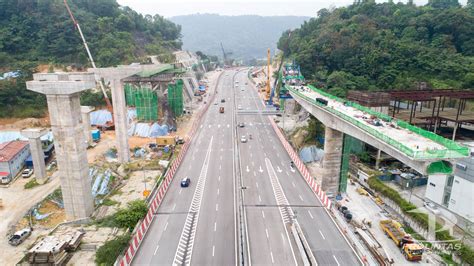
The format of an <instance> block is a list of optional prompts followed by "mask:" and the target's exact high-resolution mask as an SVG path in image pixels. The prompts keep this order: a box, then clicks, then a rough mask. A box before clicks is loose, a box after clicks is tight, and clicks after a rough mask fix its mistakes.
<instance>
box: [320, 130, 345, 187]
mask: <svg viewBox="0 0 474 266" xmlns="http://www.w3.org/2000/svg"><path fill="white" fill-rule="evenodd" d="M324 135H325V137H324V157H323V176H322V178H321V186H322V189H323V190H324V191H326V192H329V193H334V194H336V193H337V192H338V190H339V180H340V176H341V162H342V146H343V144H344V134H343V133H342V132H341V131H338V130H335V129H333V128H330V127H328V126H326V127H325V132H324Z"/></svg>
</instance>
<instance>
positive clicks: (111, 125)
mask: <svg viewBox="0 0 474 266" xmlns="http://www.w3.org/2000/svg"><path fill="white" fill-rule="evenodd" d="M64 5H65V6H66V9H67V12H68V13H69V16H70V17H71V20H72V22H73V23H74V27H75V28H76V29H77V31H79V35H81V39H82V43H83V44H84V48H85V49H86V52H87V56H88V57H89V61H90V62H91V65H92V68H94V69H96V68H97V67H96V66H95V62H94V58H93V57H92V54H91V52H90V50H89V45H88V44H87V42H86V39H85V38H84V34H82V30H81V25H79V23H78V22H77V20H76V18H75V17H74V15H73V14H72V11H71V9H70V8H69V5H68V3H67V0H64ZM96 82H97V83H99V85H100V89H101V91H102V94H103V95H104V99H105V104H106V105H107V110H108V111H109V112H110V114H111V115H112V121H107V123H106V124H105V125H104V126H102V127H103V129H113V128H114V116H113V114H114V110H113V107H112V103H111V102H110V99H109V96H108V95H107V92H106V91H105V87H104V84H103V83H102V80H101V79H98V78H97V76H96Z"/></svg>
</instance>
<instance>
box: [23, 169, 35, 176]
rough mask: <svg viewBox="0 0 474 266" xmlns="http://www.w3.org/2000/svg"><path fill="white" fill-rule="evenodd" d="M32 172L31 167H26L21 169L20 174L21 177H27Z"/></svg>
mask: <svg viewBox="0 0 474 266" xmlns="http://www.w3.org/2000/svg"><path fill="white" fill-rule="evenodd" d="M32 174H33V169H29V168H27V169H25V170H23V172H21V176H22V177H23V178H28V177H30V176H31V175H32Z"/></svg>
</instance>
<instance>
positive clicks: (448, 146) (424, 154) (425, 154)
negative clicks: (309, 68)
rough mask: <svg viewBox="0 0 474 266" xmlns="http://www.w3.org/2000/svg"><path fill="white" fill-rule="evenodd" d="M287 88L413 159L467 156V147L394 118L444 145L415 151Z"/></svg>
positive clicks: (407, 127) (376, 113)
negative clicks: (433, 148)
mask: <svg viewBox="0 0 474 266" xmlns="http://www.w3.org/2000/svg"><path fill="white" fill-rule="evenodd" d="M308 87H309V88H310V89H312V90H313V91H315V92H317V93H319V94H321V95H323V96H324V97H327V98H329V99H332V100H335V101H338V102H341V103H344V104H346V105H349V106H352V107H354V108H357V109H359V110H361V111H364V112H367V113H369V114H371V115H374V116H376V117H378V118H380V119H382V120H385V121H392V118H391V117H389V116H387V115H385V114H382V113H379V112H376V111H374V110H371V109H369V108H366V107H363V106H361V105H359V104H356V103H352V102H349V101H346V100H344V99H342V98H339V97H336V96H334V95H332V94H329V93H327V92H325V91H322V90H319V89H316V88H315V87H313V86H311V85H310V86H308ZM287 89H289V90H290V91H291V92H292V93H293V94H296V95H298V96H299V97H301V98H303V99H305V100H306V101H308V102H310V103H312V104H314V105H318V106H319V107H321V108H324V109H325V110H326V111H328V112H330V113H333V114H334V115H336V116H338V117H340V118H342V119H344V120H346V121H348V122H350V123H351V124H353V125H355V126H357V127H359V128H361V129H363V130H364V131H366V132H368V133H369V134H371V135H372V136H374V137H376V138H378V139H380V140H382V141H384V142H385V143H387V144H389V145H391V146H393V147H395V148H396V149H398V150H399V151H401V152H402V153H404V154H405V155H407V156H408V157H411V158H415V159H442V158H453V159H454V158H463V157H466V156H469V149H468V148H467V147H463V146H461V145H459V144H457V143H456V142H454V141H452V140H448V139H445V138H443V137H441V136H438V135H436V134H434V133H432V132H429V131H426V130H424V129H421V128H419V127H416V126H412V125H410V124H408V123H407V122H405V121H401V120H396V123H397V125H398V126H400V127H402V128H405V129H407V130H410V131H412V132H414V133H416V134H419V135H421V136H423V137H425V138H427V139H430V140H432V141H434V142H436V143H438V144H440V145H442V146H444V147H445V148H444V149H437V150H426V151H416V150H413V149H411V148H409V147H407V146H406V145H404V144H403V143H401V142H399V141H396V140H394V139H392V138H391V137H390V136H387V135H385V134H383V133H381V132H379V131H377V130H376V129H374V128H372V127H370V126H368V125H367V124H365V123H363V122H361V121H359V120H357V119H355V118H354V117H352V116H349V115H347V114H345V113H343V112H341V111H338V110H336V109H334V108H330V107H328V106H326V105H324V104H322V103H319V102H317V101H315V99H311V98H309V97H307V96H306V95H303V94H302V93H300V92H298V91H296V90H295V89H293V88H292V87H290V86H287Z"/></svg>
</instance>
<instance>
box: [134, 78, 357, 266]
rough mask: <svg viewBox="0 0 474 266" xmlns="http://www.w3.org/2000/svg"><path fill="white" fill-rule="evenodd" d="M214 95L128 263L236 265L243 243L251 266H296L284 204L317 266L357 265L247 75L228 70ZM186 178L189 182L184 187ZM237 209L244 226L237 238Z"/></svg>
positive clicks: (295, 250) (299, 259)
mask: <svg viewBox="0 0 474 266" xmlns="http://www.w3.org/2000/svg"><path fill="white" fill-rule="evenodd" d="M217 91H218V93H217V95H216V98H215V103H214V102H212V103H211V106H210V108H209V110H208V111H207V113H206V114H205V115H204V116H203V119H202V123H201V126H200V128H199V129H198V131H197V133H196V135H195V138H194V140H193V142H192V144H191V146H190V148H189V150H188V153H187V154H186V156H185V157H184V159H183V161H182V163H181V166H180V168H179V169H178V171H177V173H176V176H175V177H174V179H173V181H172V183H171V187H170V189H169V191H168V193H167V194H166V196H165V198H164V200H163V202H162V204H161V206H160V208H159V209H158V213H157V214H156V217H155V219H154V221H153V223H152V225H151V227H150V229H149V230H148V232H147V235H146V237H145V239H144V241H143V243H142V244H141V246H140V249H139V251H138V253H137V255H136V257H135V258H134V260H133V264H135V265H171V264H176V265H181V264H191V265H236V264H237V263H238V262H239V260H240V255H239V254H240V252H241V251H242V250H240V245H239V243H240V242H239V241H238V240H239V239H243V241H244V242H245V243H247V244H248V245H244V247H245V248H244V249H245V254H247V255H248V258H249V264H255V265H272V264H275V265H300V264H302V262H303V259H302V257H301V255H300V254H301V253H300V252H299V250H298V247H297V244H296V241H295V239H294V237H292V234H291V232H290V228H289V226H288V218H287V217H285V215H284V213H282V211H281V208H279V204H280V203H281V200H282V198H285V199H286V200H287V201H288V203H289V206H290V208H291V210H292V211H293V213H294V217H292V219H296V220H297V222H298V224H299V225H300V227H301V230H302V232H303V234H304V236H305V238H306V240H307V241H308V243H309V246H310V248H311V250H312V252H313V254H314V256H315V258H316V260H317V262H318V264H319V265H359V264H360V261H359V260H358V258H357V257H356V255H355V254H354V253H353V251H352V249H351V248H350V246H349V244H348V243H347V242H346V241H345V239H344V238H343V236H342V234H341V233H340V232H339V230H338V229H337V227H336V225H335V224H334V222H333V221H332V220H331V218H330V216H329V215H328V214H327V212H326V211H325V210H324V209H323V207H322V206H321V202H320V201H319V200H318V199H317V198H316V196H315V195H314V194H313V192H312V191H311V190H310V188H309V187H308V185H307V184H306V182H305V180H304V179H303V177H302V176H301V175H300V174H299V172H298V171H295V170H294V169H291V168H290V161H291V159H290V158H289V156H288V155H287V153H286V151H285V150H284V148H283V146H282V144H281V142H280V141H279V139H278V137H277V136H276V134H275V132H274V131H273V128H272V126H271V124H270V122H269V119H268V115H262V114H261V113H260V111H261V110H265V109H268V108H267V107H265V106H264V105H263V104H262V102H261V100H260V99H259V98H258V95H257V92H256V90H255V89H254V88H252V87H251V83H250V81H249V80H248V78H247V72H246V71H241V72H237V71H235V70H227V71H225V73H223V75H222V77H221V80H220V82H219V84H218V86H217ZM211 93H213V92H211ZM205 99H206V98H205ZM207 99H209V96H208V98H207ZM222 99H224V100H225V102H223V103H222V102H221V100H222ZM221 106H223V107H224V108H225V112H224V113H223V114H222V113H219V107H221ZM241 122H242V123H244V127H239V126H238V125H239V124H240V123H241ZM250 135H252V138H251V139H250ZM242 136H244V137H245V138H246V140H247V142H241V138H242ZM185 177H189V178H190V179H191V184H190V186H189V187H186V188H181V187H180V181H181V179H182V178H185ZM271 177H274V178H273V179H272V178H271ZM275 177H276V178H275ZM279 187H280V188H281V190H280V191H279V190H278V188H279ZM240 193H242V195H243V197H242V198H241V197H238V195H239V194H240ZM239 206H242V207H243V213H244V216H243V217H245V218H244V219H242V223H244V224H246V226H244V227H245V230H242V232H243V234H242V235H241V234H240V233H239V232H240V227H239V225H240V224H241V223H239V222H238V219H237V217H238V209H239ZM241 237H242V238H241Z"/></svg>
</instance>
